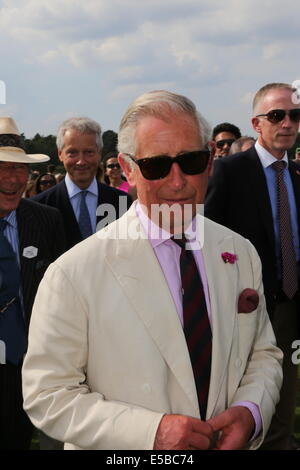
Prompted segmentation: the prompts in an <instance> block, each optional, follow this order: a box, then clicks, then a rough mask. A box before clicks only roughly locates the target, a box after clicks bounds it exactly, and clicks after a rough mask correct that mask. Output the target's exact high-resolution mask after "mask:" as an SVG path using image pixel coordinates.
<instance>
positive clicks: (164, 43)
mask: <svg viewBox="0 0 300 470" xmlns="http://www.w3.org/2000/svg"><path fill="white" fill-rule="evenodd" d="M0 7H1V8H0V54H1V58H2V63H3V64H5V67H4V68H3V69H2V70H1V74H3V75H2V76H0V79H2V80H5V81H6V82H7V84H8V92H7V93H8V96H9V99H10V100H11V101H10V105H16V108H15V111H16V113H21V114H22V119H23V115H24V116H25V114H26V113H28V110H30V116H29V118H27V119H25V118H24V122H26V125H28V126H31V128H32V129H33V128H34V126H39V125H40V123H44V124H43V125H44V126H45V128H46V127H47V125H50V124H51V122H52V121H51V119H50V121H49V119H48V116H52V115H56V114H58V116H63V115H64V114H65V113H67V112H69V110H72V109H78V110H79V112H80V110H81V109H82V110H83V111H85V114H89V113H90V114H93V115H94V116H95V117H96V118H98V119H99V120H101V121H102V120H107V122H108V125H110V126H111V127H112V126H114V127H117V125H118V121H119V119H120V115H121V114H122V112H123V111H124V108H125V107H126V105H127V104H128V102H129V100H131V99H133V98H134V97H135V95H137V94H139V93H143V92H144V91H146V90H149V89H151V88H170V89H172V90H173V91H178V92H181V93H183V94H186V95H187V96H190V97H191V98H192V99H195V100H196V101H197V103H201V111H202V112H203V114H204V115H207V116H208V117H209V118H210V120H211V121H212V124H213V123H214V121H222V120H228V119H230V118H232V119H234V120H235V122H236V123H238V121H239V120H240V119H241V120H242V121H243V126H246V125H247V124H246V122H250V102H251V93H252V91H251V92H250V91H249V90H253V93H254V92H255V91H256V90H257V89H258V88H259V87H260V86H262V85H263V84H265V83H267V82H269V81H289V82H292V81H293V80H296V79H299V78H300V71H299V67H298V64H299V59H300V57H299V50H298V35H299V34H298V29H299V27H298V14H297V9H296V6H295V3H294V2H292V1H291V0H286V1H285V2H284V3H283V4H282V3H281V2H280V1H279V0H273V1H270V0H243V2H241V1H239V0H227V1H226V2H221V1H220V0H202V1H201V2H199V0H185V1H183V0H165V1H164V2H161V1H160V0H147V1H146V2H141V1H140V0H126V1H124V0H85V1H84V2H83V1H82V0H51V1H49V0H3V1H1V0H0ZM278 31H280V35H279V34H278ZM12 57H13V60H12V59H11V58H12ZM111 101H112V103H113V106H110V104H111ZM73 102H74V103H76V106H74V103H73ZM247 107H248V109H247ZM104 108H105V109H104ZM0 110H1V108H0ZM247 112H248V113H249V114H248V116H246V113H247ZM45 115H46V116H45ZM41 116H42V117H41ZM247 120H248V121H247ZM244 123H245V124H244ZM104 127H105V123H104ZM30 131H31V129H30Z"/></svg>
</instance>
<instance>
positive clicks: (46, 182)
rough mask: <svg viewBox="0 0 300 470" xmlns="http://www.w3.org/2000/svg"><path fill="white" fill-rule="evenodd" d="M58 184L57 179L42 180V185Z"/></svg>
mask: <svg viewBox="0 0 300 470" xmlns="http://www.w3.org/2000/svg"><path fill="white" fill-rule="evenodd" d="M55 184H56V182H55V181H50V180H44V181H40V186H54V185H55Z"/></svg>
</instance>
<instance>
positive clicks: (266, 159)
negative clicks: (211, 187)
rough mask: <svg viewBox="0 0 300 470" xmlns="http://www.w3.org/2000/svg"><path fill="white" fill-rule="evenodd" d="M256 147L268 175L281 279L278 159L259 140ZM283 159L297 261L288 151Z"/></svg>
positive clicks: (299, 250)
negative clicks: (276, 168)
mask: <svg viewBox="0 0 300 470" xmlns="http://www.w3.org/2000/svg"><path fill="white" fill-rule="evenodd" d="M255 149H256V151H257V154H258V157H259V159H260V162H261V164H262V166H263V170H264V173H265V176H266V181H267V186H268V191H269V196H270V202H271V208H272V216H273V226H274V233H275V249H276V258H277V273H278V278H279V279H280V278H281V260H280V235H279V218H278V206H277V179H276V171H275V170H274V168H272V166H271V165H272V163H274V162H277V161H278V160H277V158H275V157H274V156H273V155H272V154H271V153H270V152H268V151H267V150H266V149H265V148H264V147H262V146H261V145H260V144H259V143H258V142H256V143H255ZM282 161H284V162H286V164H287V165H286V167H285V168H284V170H283V179H284V182H285V185H286V188H287V193H288V198H289V205H290V212H291V224H292V232H293V243H294V249H295V253H296V259H297V261H299V259H300V247H299V232H298V220H297V206H296V201H295V193H294V188H293V183H292V180H291V175H290V173H289V170H288V165H289V161H288V157H287V153H286V152H285V154H284V157H283V158H282Z"/></svg>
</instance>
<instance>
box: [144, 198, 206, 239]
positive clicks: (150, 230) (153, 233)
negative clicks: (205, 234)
mask: <svg viewBox="0 0 300 470" xmlns="http://www.w3.org/2000/svg"><path fill="white" fill-rule="evenodd" d="M135 210H136V214H137V216H138V218H139V220H140V222H141V225H142V227H143V229H144V231H145V233H146V235H147V238H148V240H149V241H150V243H151V245H152V247H153V248H156V247H157V246H159V245H161V244H162V243H164V242H165V241H167V240H170V238H171V237H173V234H172V233H170V232H168V231H166V230H164V229H163V228H161V227H159V226H158V225H156V224H155V223H154V222H153V221H152V220H151V219H150V218H149V217H148V216H147V214H146V213H145V212H144V211H143V209H142V206H141V204H140V203H139V202H138V201H137V202H136V206H135ZM195 229H196V218H195V217H194V218H193V220H192V223H191V224H190V225H189V227H188V228H187V229H186V231H185V235H186V238H187V240H189V242H190V243H191V244H193V243H194V242H195V241H196V230H195ZM197 246H198V245H197Z"/></svg>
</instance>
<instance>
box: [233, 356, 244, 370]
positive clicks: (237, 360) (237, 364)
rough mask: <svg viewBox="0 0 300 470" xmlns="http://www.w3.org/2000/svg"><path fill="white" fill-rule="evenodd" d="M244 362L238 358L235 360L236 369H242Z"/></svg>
mask: <svg viewBox="0 0 300 470" xmlns="http://www.w3.org/2000/svg"><path fill="white" fill-rule="evenodd" d="M242 363H243V361H242V359H240V358H238V359H236V360H235V367H237V368H238V369H239V368H240V367H241V365H242Z"/></svg>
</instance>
